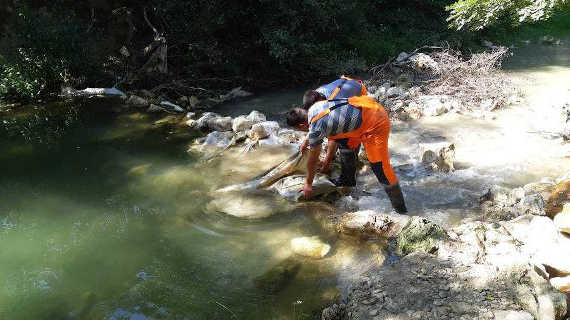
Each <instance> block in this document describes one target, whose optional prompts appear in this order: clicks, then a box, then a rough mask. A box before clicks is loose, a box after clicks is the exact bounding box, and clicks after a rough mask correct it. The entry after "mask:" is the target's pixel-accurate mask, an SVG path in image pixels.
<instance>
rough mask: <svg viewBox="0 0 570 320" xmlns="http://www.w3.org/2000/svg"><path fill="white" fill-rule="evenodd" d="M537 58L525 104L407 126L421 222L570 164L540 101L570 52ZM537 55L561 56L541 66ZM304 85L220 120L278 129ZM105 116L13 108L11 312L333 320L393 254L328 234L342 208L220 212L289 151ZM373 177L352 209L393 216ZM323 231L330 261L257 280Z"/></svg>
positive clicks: (524, 66)
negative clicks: (432, 149)
mask: <svg viewBox="0 0 570 320" xmlns="http://www.w3.org/2000/svg"><path fill="white" fill-rule="evenodd" d="M524 50H525V48H521V49H520V51H519V55H517V56H515V57H513V58H512V59H511V60H510V61H509V64H508V69H509V70H510V72H511V74H512V76H513V78H514V79H515V80H516V81H519V83H520V84H521V86H523V88H524V90H525V92H526V94H527V103H525V104H523V105H522V106H520V107H513V108H510V109H509V110H505V111H500V112H497V113H496V119H495V120H489V119H477V118H474V117H469V116H460V115H446V116H443V117H438V118H425V119H422V120H420V121H417V122H410V123H394V125H393V132H392V136H391V141H390V143H391V152H392V156H393V164H394V165H395V166H396V170H397V172H398V174H399V176H400V179H401V182H402V185H403V188H404V192H405V194H406V200H407V203H408V207H409V208H410V212H411V213H412V214H419V215H424V216H427V217H430V218H432V219H434V220H437V221H439V222H442V223H449V224H453V223H456V222H458V221H459V220H460V219H461V218H464V217H469V216H475V215H477V214H478V211H477V209H476V207H477V206H476V199H477V197H478V196H479V195H480V191H481V190H482V187H483V186H484V185H489V184H493V183H497V184H503V185H507V186H518V185H521V184H525V183H528V182H533V181H536V180H540V179H541V178H542V177H557V176H560V175H562V174H564V173H566V172H568V171H570V163H569V162H568V158H565V154H566V153H565V152H566V151H565V150H566V149H567V147H566V146H567V144H566V145H565V144H562V142H561V141H560V140H558V139H549V138H548V137H547V136H545V135H544V134H539V133H537V132H539V131H540V130H543V131H544V126H546V127H547V126H548V120H549V119H548V117H547V118H546V120H545V121H543V122H537V121H536V119H540V118H541V117H540V115H544V114H547V113H546V112H542V110H541V108H543V107H545V106H548V105H549V104H550V105H552V104H554V103H558V101H562V100H563V99H564V93H565V92H568V91H567V90H568V89H569V88H568V87H567V86H568V82H567V81H566V82H564V79H566V80H567V79H568V78H570V77H569V75H568V72H569V70H570V68H569V66H568V64H567V62H565V61H567V60H564V59H565V58H564V57H567V55H566V56H565V55H564V54H558V53H556V52H559V51H560V50H565V49H563V48H553V47H542V46H540V47H537V48H534V47H532V46H531V47H528V48H526V50H527V51H524ZM566 50H567V49H566ZM536 51H538V52H539V53H540V56H542V55H545V56H548V55H549V54H552V55H554V56H556V57H559V58H556V59H555V60H552V59H548V58H546V59H543V60H544V61H543V63H542V64H534V62H536V60H533V59H532V57H533V55H536V54H538V53H537V52H536ZM518 57H520V58H518ZM517 59H519V60H518V61H517ZM530 60H532V61H533V64H530V63H529V62H528V61H530ZM552 61H555V62H552ZM302 92H303V90H298V91H292V92H284V93H277V94H268V95H262V96H260V97H256V98H254V99H252V100H249V101H244V102H241V103H237V104H230V105H226V106H222V107H221V108H220V109H219V110H216V111H218V112H220V113H222V114H231V115H234V116H235V115H238V114H244V113H248V112H249V111H250V110H252V109H258V110H261V111H263V112H265V113H267V114H268V116H269V118H270V119H271V120H279V117H280V115H281V114H282V112H283V111H285V110H286V109H287V108H288V107H290V106H291V105H292V104H295V103H298V102H300V97H301V95H302ZM555 93H558V95H557V94H555ZM552 97H557V98H556V99H551V98H552ZM545 101H547V102H549V103H544V102H545ZM550 102H552V103H550ZM104 107H105V106H101V105H100V106H97V108H104ZM79 110H81V108H80V109H79ZM96 110H98V109H91V110H86V112H81V111H79V112H78V111H77V109H75V108H70V107H66V106H61V107H59V108H56V107H55V106H50V107H49V108H36V109H31V108H26V109H24V110H23V111H20V112H18V113H10V112H1V113H0V148H1V150H2V153H1V154H0V166H1V168H2V174H1V176H0V319H185V318H186V319H311V318H319V314H320V310H321V307H322V306H323V304H325V303H327V302H329V301H330V300H332V299H334V298H335V297H337V296H338V295H339V294H340V292H342V291H343V290H344V289H345V288H346V287H347V285H348V284H349V283H350V281H351V280H352V279H354V278H355V277H357V276H358V275H359V274H361V273H362V272H364V271H366V269H367V268H368V267H370V266H371V265H379V264H381V263H382V261H383V260H384V257H385V254H384V251H383V250H384V247H385V246H384V244H382V243H375V242H351V241H346V239H339V238H338V237H337V235H336V234H334V233H332V234H331V233H329V232H327V231H325V230H323V229H322V227H321V224H320V223H319V222H318V219H322V217H323V216H326V214H328V213H330V212H332V211H334V210H335V209H334V208H332V207H331V206H329V205H323V204H314V205H300V206H294V205H292V204H290V203H287V202H284V201H282V200H281V199H278V198H275V197H273V196H271V195H265V196H262V197H256V198H255V201H253V202H252V204H250V206H251V209H252V210H253V209H258V208H259V207H262V206H263V207H266V208H270V209H271V210H272V211H273V213H274V214H273V215H272V216H270V217H268V218H264V219H260V220H247V219H238V218H235V217H232V216H229V215H227V214H224V213H220V212H217V211H216V210H212V209H211V207H210V206H209V204H210V202H211V200H213V198H212V194H211V191H212V190H215V189H217V188H218V187H221V186H226V185H229V184H233V183H239V182H243V181H246V180H247V179H249V178H251V177H253V176H255V175H257V174H259V173H261V172H263V171H264V170H265V169H267V168H269V167H271V166H272V165H274V164H276V163H278V162H279V161H280V160H281V159H283V158H285V157H286V156H287V150H279V149H271V150H267V151H263V150H262V151H257V152H254V153H252V154H248V155H246V156H245V157H239V156H236V155H235V154H232V153H231V152H230V153H228V154H226V155H225V156H224V157H223V158H221V159H217V160H215V161H212V162H209V163H204V162H201V161H198V156H197V155H196V154H192V153H190V154H188V153H187V152H186V150H187V149H188V144H189V142H190V141H191V140H192V138H193V137H194V133H192V132H190V131H188V130H187V129H185V128H178V127H177V126H175V125H170V126H169V125H165V126H163V125H159V124H155V121H156V120H158V118H153V117H151V116H148V115H144V114H140V113H133V114H123V115H118V116H117V115H114V114H109V113H97V112H94V111H96ZM538 124H541V125H540V126H539V125H538ZM438 140H448V141H452V142H455V143H456V146H457V160H458V163H459V165H458V168H459V170H458V171H456V172H455V173H454V174H451V175H447V174H430V173H429V172H427V171H425V170H423V169H422V167H421V166H419V165H418V157H419V154H418V144H419V143H420V142H425V141H438ZM359 183H360V185H362V186H364V185H365V187H363V188H362V189H361V190H359V192H357V193H355V194H353V195H352V196H351V197H350V198H345V199H343V201H344V204H343V205H346V207H347V208H350V209H362V210H363V209H375V210H384V209H385V210H388V208H389V206H390V205H389V201H388V200H387V199H386V197H385V195H384V193H383V190H382V189H381V188H380V187H379V186H378V185H377V184H376V183H375V178H374V177H373V176H372V175H371V173H370V172H369V171H365V172H363V173H362V174H361V175H360V176H359ZM337 204H339V205H341V203H337ZM246 209H247V208H246ZM340 210H343V209H340ZM310 235H319V236H320V237H321V238H322V239H323V240H325V241H326V242H328V243H329V244H331V246H332V250H331V253H329V255H328V256H327V258H325V259H323V260H318V261H316V260H308V259H298V260H294V261H293V264H297V263H299V267H298V271H297V273H296V275H295V276H294V277H291V278H292V279H290V281H289V283H288V284H287V285H285V286H283V288H282V289H281V290H278V291H275V292H268V291H266V290H262V289H259V288H258V287H257V286H255V285H254V283H255V281H254V280H255V279H256V278H257V277H259V276H261V275H263V274H265V273H266V272H268V271H269V270H273V268H274V267H275V266H276V265H283V264H284V263H290V261H291V260H288V258H289V257H291V255H292V252H291V250H290V246H289V242H290V240H291V239H292V238H294V237H299V236H310Z"/></svg>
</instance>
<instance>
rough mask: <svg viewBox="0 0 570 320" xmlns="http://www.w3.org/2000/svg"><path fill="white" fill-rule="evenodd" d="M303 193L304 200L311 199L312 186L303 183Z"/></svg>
mask: <svg viewBox="0 0 570 320" xmlns="http://www.w3.org/2000/svg"><path fill="white" fill-rule="evenodd" d="M303 193H304V194H305V200H309V199H311V193H313V185H312V184H309V183H308V182H306V181H305V185H304V186H303Z"/></svg>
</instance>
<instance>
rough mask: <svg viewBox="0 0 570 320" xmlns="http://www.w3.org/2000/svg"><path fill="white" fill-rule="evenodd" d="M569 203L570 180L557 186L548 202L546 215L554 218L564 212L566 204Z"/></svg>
mask: <svg viewBox="0 0 570 320" xmlns="http://www.w3.org/2000/svg"><path fill="white" fill-rule="evenodd" d="M567 202H570V180H565V181H562V182H560V183H558V184H557V185H556V187H555V188H554V190H553V191H552V193H551V194H550V196H549V197H548V199H547V200H546V208H545V212H546V214H547V215H548V216H549V217H550V218H553V217H554V216H555V215H556V214H557V213H559V212H561V211H562V208H563V206H564V204H565V203H567Z"/></svg>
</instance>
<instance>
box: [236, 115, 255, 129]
mask: <svg viewBox="0 0 570 320" xmlns="http://www.w3.org/2000/svg"><path fill="white" fill-rule="evenodd" d="M252 125H253V121H251V120H249V119H248V118H247V117H246V116H239V117H237V118H235V119H234V120H233V121H232V130H233V131H234V132H239V131H245V130H249V129H251V126H252Z"/></svg>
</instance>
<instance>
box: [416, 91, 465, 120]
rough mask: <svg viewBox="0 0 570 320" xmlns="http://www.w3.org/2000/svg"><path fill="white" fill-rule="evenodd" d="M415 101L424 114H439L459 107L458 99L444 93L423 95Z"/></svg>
mask: <svg viewBox="0 0 570 320" xmlns="http://www.w3.org/2000/svg"><path fill="white" fill-rule="evenodd" d="M417 101H418V103H419V104H420V105H421V109H422V114H423V115H425V116H440V115H442V114H444V113H446V112H448V111H450V110H452V109H460V106H461V105H460V103H459V101H457V100H455V99H453V98H452V97H450V96H445V95H440V96H438V95H424V96H420V97H419V98H418V100H417Z"/></svg>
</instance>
